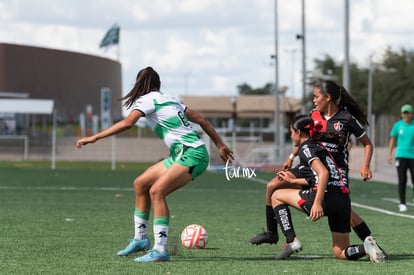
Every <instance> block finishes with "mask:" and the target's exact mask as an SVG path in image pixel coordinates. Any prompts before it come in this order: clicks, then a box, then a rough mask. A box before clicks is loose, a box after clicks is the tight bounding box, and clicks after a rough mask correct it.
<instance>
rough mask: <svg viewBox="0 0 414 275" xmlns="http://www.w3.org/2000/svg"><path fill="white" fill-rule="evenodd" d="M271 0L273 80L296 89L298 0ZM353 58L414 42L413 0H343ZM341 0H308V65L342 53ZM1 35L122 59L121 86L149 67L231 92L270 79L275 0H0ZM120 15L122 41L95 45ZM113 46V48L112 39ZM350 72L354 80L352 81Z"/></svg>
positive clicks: (192, 86) (185, 84)
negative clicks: (347, 10)
mask: <svg viewBox="0 0 414 275" xmlns="http://www.w3.org/2000/svg"><path fill="white" fill-rule="evenodd" d="M277 1H278V16H277V22H278V30H277V33H278V35H277V41H278V56H279V65H278V79H279V86H287V87H288V88H289V89H288V90H287V92H286V95H287V96H291V97H301V95H302V47H301V46H302V41H301V40H298V39H297V38H296V35H297V34H302V0H289V1H287V0H277ZM349 5H350V22H349V30H350V58H351V61H352V62H357V63H358V64H360V65H361V66H367V64H368V61H369V58H370V56H371V55H372V56H373V58H374V60H375V59H377V60H378V59H380V58H381V56H382V55H383V53H384V51H385V50H386V48H387V47H391V48H392V49H393V50H395V51H398V50H400V49H402V48H404V49H407V50H412V49H413V48H414V39H413V38H414V36H413V34H414V29H413V27H412V26H414V16H413V15H412V13H413V11H414V1H412V0H393V1H390V0H349ZM344 8H345V0H335V1H332V0H306V1H305V25H306V30H305V37H306V39H305V41H306V55H305V60H306V70H307V71H312V70H313V68H314V60H315V59H323V58H324V57H325V56H326V55H329V56H331V57H333V58H334V59H335V60H336V61H338V62H343V59H344V22H345V20H344ZM0 24H1V26H2V27H1V28H0V43H11V44H22V45H29V46H36V47H46V48H53V49H58V50H66V51H74V52H80V53H84V54H90V55H95V56H100V57H105V58H110V59H114V60H119V61H120V62H121V65H122V90H123V94H126V93H127V92H128V91H129V90H130V88H132V86H133V84H134V81H135V77H136V74H137V72H138V71H139V70H140V69H142V68H144V67H147V66H152V67H153V68H154V69H155V70H156V71H158V73H159V74H160V77H161V82H162V87H161V90H162V91H163V92H165V93H168V94H171V95H173V96H176V97H179V96H182V95H194V96H195V95H210V96H211V95H213V96H215V95H217V96H218V95H230V96H233V95H237V92H238V91H237V86H238V85H241V84H248V85H250V86H251V87H253V88H259V87H263V86H264V85H265V84H266V83H269V82H272V83H273V82H274V80H275V74H276V71H275V66H274V62H273V59H272V58H271V55H274V54H275V40H276V35H275V33H276V31H275V0H88V1H84V0H36V1H32V0H0ZM114 24H118V25H119V26H120V28H121V36H120V44H119V45H118V46H112V47H110V48H108V49H106V50H104V49H100V48H99V44H100V42H101V40H102V39H103V37H104V35H105V33H106V32H107V31H108V30H109V29H110V28H111V26H113V25H114ZM118 47H119V48H118ZM351 81H352V80H351Z"/></svg>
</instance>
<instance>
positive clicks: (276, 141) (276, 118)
mask: <svg viewBox="0 0 414 275" xmlns="http://www.w3.org/2000/svg"><path fill="white" fill-rule="evenodd" d="M277 1H278V0H275V53H274V55H272V56H271V57H272V58H274V59H275V86H274V93H275V112H274V114H273V120H274V122H275V126H274V127H275V128H274V133H273V139H274V147H275V160H276V161H278V160H279V156H280V154H279V150H280V139H279V57H278V54H279V53H278V51H279V45H278V28H279V27H278V8H277V5H278V2H277Z"/></svg>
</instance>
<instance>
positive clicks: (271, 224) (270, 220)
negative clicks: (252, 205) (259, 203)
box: [266, 205, 278, 235]
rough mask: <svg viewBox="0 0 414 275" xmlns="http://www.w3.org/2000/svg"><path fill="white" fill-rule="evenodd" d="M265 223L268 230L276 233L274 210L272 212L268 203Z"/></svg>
mask: <svg viewBox="0 0 414 275" xmlns="http://www.w3.org/2000/svg"><path fill="white" fill-rule="evenodd" d="M266 225H267V231H268V232H271V233H272V234H276V235H278V233H277V220H276V217H275V212H273V208H272V206H270V205H266Z"/></svg>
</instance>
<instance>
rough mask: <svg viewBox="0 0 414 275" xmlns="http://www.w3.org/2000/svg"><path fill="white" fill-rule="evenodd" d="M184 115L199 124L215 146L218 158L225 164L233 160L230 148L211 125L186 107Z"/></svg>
mask: <svg viewBox="0 0 414 275" xmlns="http://www.w3.org/2000/svg"><path fill="white" fill-rule="evenodd" d="M185 115H186V116H187V118H188V119H189V120H190V121H192V122H195V123H197V124H199V125H200V126H201V128H202V129H203V130H204V132H206V134H207V135H208V136H209V137H210V138H211V140H212V141H213V142H214V144H215V145H216V147H217V149H218V151H219V154H220V158H221V159H222V160H223V161H224V162H226V161H227V160H229V159H230V160H234V155H233V151H231V150H230V148H228V147H227V145H226V144H224V142H223V140H222V139H221V137H220V135H219V134H218V133H217V132H216V130H215V129H214V127H213V125H211V123H210V122H209V121H208V120H207V119H206V118H205V117H204V116H203V115H201V114H200V113H198V112H196V111H194V110H192V109H190V108H188V107H187V109H186V110H185Z"/></svg>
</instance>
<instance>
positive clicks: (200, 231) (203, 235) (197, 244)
mask: <svg viewBox="0 0 414 275" xmlns="http://www.w3.org/2000/svg"><path fill="white" fill-rule="evenodd" d="M207 242H208V233H207V230H206V229H205V228H204V227H202V226H201V225H199V224H190V225H187V226H186V227H185V228H184V230H183V232H182V233H181V243H182V244H183V246H184V247H185V248H189V249H191V248H199V249H203V248H204V247H206V245H207Z"/></svg>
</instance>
